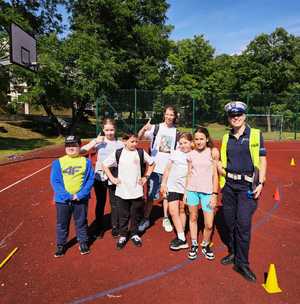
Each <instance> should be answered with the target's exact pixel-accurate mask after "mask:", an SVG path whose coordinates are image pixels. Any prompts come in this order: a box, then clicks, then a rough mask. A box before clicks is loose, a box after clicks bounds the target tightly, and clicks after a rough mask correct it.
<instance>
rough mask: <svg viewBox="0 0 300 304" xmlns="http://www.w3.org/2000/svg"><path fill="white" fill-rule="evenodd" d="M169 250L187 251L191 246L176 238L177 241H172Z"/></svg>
mask: <svg viewBox="0 0 300 304" xmlns="http://www.w3.org/2000/svg"><path fill="white" fill-rule="evenodd" d="M169 248H170V249H171V250H180V249H187V248H189V245H188V243H187V242H186V241H183V240H181V239H179V238H176V239H174V240H172V241H171V243H170V247H169Z"/></svg>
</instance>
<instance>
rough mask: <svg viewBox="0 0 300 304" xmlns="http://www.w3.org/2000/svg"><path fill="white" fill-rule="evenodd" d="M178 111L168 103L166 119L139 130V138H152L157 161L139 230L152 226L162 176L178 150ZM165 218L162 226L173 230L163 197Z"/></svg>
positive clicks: (142, 230)
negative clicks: (154, 204)
mask: <svg viewBox="0 0 300 304" xmlns="http://www.w3.org/2000/svg"><path fill="white" fill-rule="evenodd" d="M176 120H177V111H176V109H175V107H173V106H170V105H167V106H166V107H165V110H164V121H163V122H162V123H160V124H157V125H152V124H150V121H151V120H149V121H148V123H147V124H146V125H145V126H144V127H143V128H142V129H141V130H140V131H139V133H138V136H139V139H142V138H144V139H148V140H150V151H151V153H150V154H151V156H152V157H153V160H154V161H155V169H154V172H153V173H152V174H151V176H150V178H149V181H148V197H147V202H146V205H145V210H144V218H143V219H142V221H141V223H140V224H139V231H140V232H144V231H145V230H146V229H147V228H148V227H149V226H150V214H151V210H152V205H153V201H154V200H158V199H159V198H160V196H159V192H160V187H161V181H162V176H163V173H164V170H165V168H166V165H167V163H168V161H169V158H170V154H171V151H173V150H176V146H177V142H178V138H179V135H180V133H179V131H178V130H177V128H176ZM163 210H164V218H163V221H162V226H163V228H164V230H165V231H166V232H172V231H173V227H172V225H171V222H170V219H169V217H168V202H167V200H166V199H165V198H163Z"/></svg>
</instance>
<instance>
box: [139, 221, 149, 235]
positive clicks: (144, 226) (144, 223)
mask: <svg viewBox="0 0 300 304" xmlns="http://www.w3.org/2000/svg"><path fill="white" fill-rule="evenodd" d="M149 227H150V221H149V220H148V219H142V220H141V222H140V224H139V227H138V230H139V232H144V231H145V230H146V229H147V228H149Z"/></svg>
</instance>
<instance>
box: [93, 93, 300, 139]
mask: <svg viewBox="0 0 300 304" xmlns="http://www.w3.org/2000/svg"><path fill="white" fill-rule="evenodd" d="M232 100H241V101H243V102H245V103H247V105H248V113H250V114H248V116H247V117H248V118H247V119H248V123H249V124H250V126H251V127H257V128H260V129H261V130H262V131H263V132H264V133H265V137H266V138H267V139H299V134H298V133H299V132H300V113H298V112H299V111H300V96H293V97H287V96H280V95H263V94H261V95H258V94H256V95H254V94H252V95H246V94H239V93H228V94H210V95H207V96H204V97H203V98H201V99H192V98H190V97H187V96H182V95H167V94H163V93H161V92H157V91H147V90H134V89H133V90H118V91H115V92H113V93H110V94H102V95H101V96H99V97H98V98H97V101H96V103H95V110H96V125H97V130H96V131H97V133H99V130H100V125H101V121H102V120H103V118H104V117H113V118H115V120H116V122H117V126H118V130H122V131H129V130H130V131H134V132H137V131H138V130H139V129H140V128H141V127H142V126H143V125H144V124H145V123H146V122H147V121H148V120H149V118H151V123H158V122H161V121H162V119H163V109H164V107H165V105H167V104H168V105H173V106H175V107H176V108H177V110H178V112H179V122H178V126H179V127H181V128H182V129H185V130H190V131H191V130H193V129H195V127H196V126H197V125H209V126H212V127H210V128H211V130H212V132H214V133H217V134H216V137H217V138H220V136H221V135H220V134H221V133H224V131H225V127H224V125H226V124H227V118H226V114H225V113H224V105H225V104H226V103H227V102H230V101H232ZM298 104H299V111H297V110H296V111H295V110H291V109H290V108H289V107H290V106H293V107H294V109H297V105H298ZM220 126H223V128H222V127H220ZM215 129H218V130H217V131H218V132H216V131H215Z"/></svg>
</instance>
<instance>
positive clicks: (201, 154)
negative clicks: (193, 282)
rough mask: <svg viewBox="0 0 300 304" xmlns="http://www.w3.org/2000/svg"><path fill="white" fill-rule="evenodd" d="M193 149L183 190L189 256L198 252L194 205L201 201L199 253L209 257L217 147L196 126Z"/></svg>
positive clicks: (196, 216)
mask: <svg viewBox="0 0 300 304" xmlns="http://www.w3.org/2000/svg"><path fill="white" fill-rule="evenodd" d="M194 145H195V149H194V150H193V151H191V152H190V153H189V155H188V157H187V161H188V177H187V184H186V185H187V186H186V193H185V201H186V204H187V205H188V207H189V213H190V221H189V225H190V235H191V240H192V244H191V248H190V251H189V253H188V258H189V259H195V258H197V256H198V242H197V238H198V237H197V236H198V224H197V222H198V209H199V204H200V203H201V207H202V211H203V215H204V231H203V240H202V243H201V247H202V253H203V255H204V256H205V257H206V258H207V259H209V260H213V259H214V258H215V256H214V253H213V252H212V250H211V248H210V246H209V245H210V240H211V234H212V229H213V221H214V208H215V207H216V204H217V195H218V173H217V164H216V161H217V160H218V159H219V151H218V150H217V149H216V148H214V147H213V142H212V140H211V138H210V136H209V133H208V130H207V129H206V128H203V127H199V128H198V129H197V130H196V132H195V134H194Z"/></svg>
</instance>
